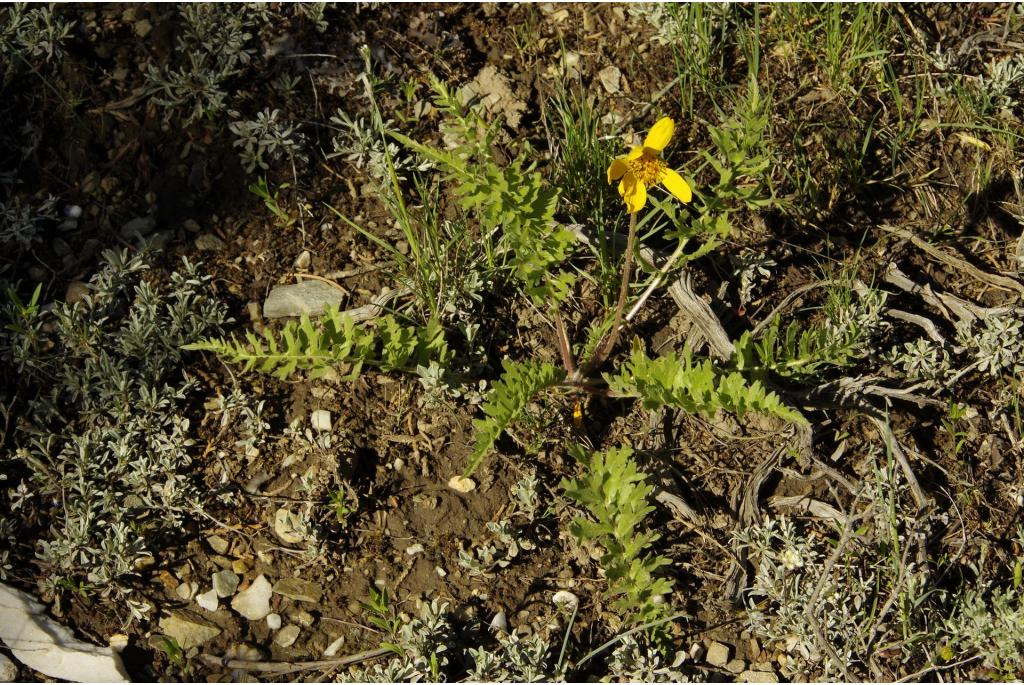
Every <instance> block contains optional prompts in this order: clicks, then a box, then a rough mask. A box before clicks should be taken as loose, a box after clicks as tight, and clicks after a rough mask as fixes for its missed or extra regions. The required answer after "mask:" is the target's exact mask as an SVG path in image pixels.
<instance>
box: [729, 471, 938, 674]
mask: <svg viewBox="0 0 1024 685" xmlns="http://www.w3.org/2000/svg"><path fill="white" fill-rule="evenodd" d="M870 459H871V466H870V471H869V473H868V474H866V476H865V478H864V487H863V490H862V492H861V495H860V497H859V498H858V502H859V504H858V505H857V506H858V510H859V511H861V512H862V513H863V515H864V516H863V521H860V522H857V523H856V524H852V523H848V524H845V525H856V526H857V529H856V532H855V533H854V534H853V535H852V537H851V538H849V541H848V544H847V546H846V547H845V548H844V551H843V553H842V554H841V555H840V556H839V557H838V558H836V559H835V560H834V563H832V564H831V565H830V564H829V563H828V560H829V558H830V557H831V556H832V554H833V551H834V547H833V544H830V542H829V538H832V537H833V536H839V535H841V533H842V526H843V525H844V524H843V523H842V522H839V521H833V522H832V525H833V526H834V529H833V530H832V531H830V534H829V535H828V536H826V537H822V536H816V535H812V534H810V531H808V530H806V528H805V527H804V526H802V525H798V524H797V523H796V522H795V521H794V520H793V519H790V518H787V517H780V518H777V519H776V518H771V517H766V518H765V520H764V522H763V523H762V524H760V525H757V526H753V527H750V528H748V529H746V530H743V531H740V532H739V533H738V535H737V540H738V541H739V543H740V544H741V545H742V546H744V547H746V548H747V549H748V551H749V553H750V559H751V561H752V563H753V564H754V567H755V575H754V578H753V581H752V583H751V586H750V588H748V590H747V595H746V604H747V620H748V622H749V625H750V628H751V631H752V632H753V633H754V634H755V635H757V636H759V637H761V638H762V639H765V640H767V641H768V642H769V643H773V644H774V646H775V647H776V648H778V649H780V650H782V651H783V652H784V653H785V660H784V662H780V664H781V665H782V674H783V675H785V676H786V677H788V678H795V677H802V678H811V677H813V678H820V679H825V680H829V679H835V678H837V677H840V678H841V677H843V675H844V669H850V670H849V672H850V673H851V674H855V673H859V672H861V669H863V668H864V666H865V664H864V663H863V661H862V659H863V658H864V656H865V655H866V654H869V653H870V652H871V649H873V648H874V647H873V646H875V645H877V644H883V643H885V642H886V641H888V640H897V641H898V640H906V649H907V654H906V657H905V658H906V659H907V660H909V659H910V658H911V657H920V656H921V653H920V651H919V650H918V649H917V647H916V645H917V643H918V639H917V638H919V637H922V636H924V635H926V634H927V632H928V630H929V628H928V616H930V615H931V611H932V609H933V608H934V607H935V605H933V604H930V601H931V599H932V598H934V599H936V600H941V599H942V596H943V595H942V593H940V592H937V591H936V589H935V588H934V587H933V585H932V582H931V580H930V575H929V569H928V568H924V567H920V566H918V564H917V563H916V561H915V559H916V557H910V556H909V555H907V554H906V551H907V550H908V549H909V548H910V546H911V545H914V544H915V543H916V542H917V541H918V540H921V539H924V538H925V537H927V535H928V534H929V533H930V530H931V527H932V526H933V525H944V523H948V521H945V519H944V518H943V516H942V515H935V516H933V517H919V516H918V514H917V512H916V508H915V505H914V504H913V502H911V501H910V499H909V498H908V495H907V492H906V491H907V488H906V484H905V481H904V480H903V479H902V476H901V475H900V472H899V469H898V467H896V465H895V464H894V462H893V459H892V458H891V457H888V458H885V459H883V458H881V457H879V456H878V455H872V456H871V457H870ZM865 508H868V509H865ZM897 586H899V587H900V590H901V592H900V593H899V596H898V598H897V599H898V600H899V601H894V602H892V603H887V602H885V601H884V600H882V601H877V599H878V598H877V592H878V588H893V587H897ZM819 587H820V588H821V590H820V592H818V593H816V590H817V588H819ZM883 609H884V612H883ZM815 625H817V626H818V627H819V628H820V630H821V635H823V636H824V639H825V640H827V645H823V644H822V643H821V642H819V639H818V636H817V635H816V634H815ZM869 635H875V637H876V639H875V641H874V642H873V643H871V644H869V643H868V642H867V640H868V637H867V636H869ZM836 658H838V659H839V662H838V663H837V662H836ZM851 677H852V676H851Z"/></svg>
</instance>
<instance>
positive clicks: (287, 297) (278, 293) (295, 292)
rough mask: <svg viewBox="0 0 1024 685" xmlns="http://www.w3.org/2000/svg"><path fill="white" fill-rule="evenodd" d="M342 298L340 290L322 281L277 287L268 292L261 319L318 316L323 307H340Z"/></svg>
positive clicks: (342, 294)
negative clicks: (306, 315)
mask: <svg viewBox="0 0 1024 685" xmlns="http://www.w3.org/2000/svg"><path fill="white" fill-rule="evenodd" d="M343 297H344V293H342V292H341V290H339V289H338V288H335V287H333V286H331V285H328V284H327V283H324V282H323V281H302V282H301V283H295V284H293V285H279V286H277V287H276V288H274V289H273V290H271V291H270V294H269V295H267V299H266V301H264V302H263V318H265V319H280V318H282V317H285V316H301V315H302V314H312V315H316V314H320V313H322V312H323V311H324V305H334V306H338V305H341V300H342V298H343Z"/></svg>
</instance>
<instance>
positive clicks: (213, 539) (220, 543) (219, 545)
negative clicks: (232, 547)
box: [206, 535, 228, 554]
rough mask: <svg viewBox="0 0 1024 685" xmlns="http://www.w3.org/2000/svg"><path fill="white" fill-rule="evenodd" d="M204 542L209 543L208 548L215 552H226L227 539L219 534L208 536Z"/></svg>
mask: <svg viewBox="0 0 1024 685" xmlns="http://www.w3.org/2000/svg"><path fill="white" fill-rule="evenodd" d="M206 543H207V544H208V545H210V549H212V550H213V551H214V552H216V553H217V554H227V553H228V541H227V540H225V539H224V538H222V537H221V536H219V535H211V536H210V537H208V538H206Z"/></svg>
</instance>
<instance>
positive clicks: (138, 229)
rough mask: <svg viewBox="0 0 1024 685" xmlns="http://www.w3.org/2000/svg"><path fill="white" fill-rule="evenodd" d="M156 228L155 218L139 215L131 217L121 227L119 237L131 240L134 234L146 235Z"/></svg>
mask: <svg viewBox="0 0 1024 685" xmlns="http://www.w3.org/2000/svg"><path fill="white" fill-rule="evenodd" d="M154 228H156V219H154V218H153V217H151V216H140V217H136V218H135V219H132V220H131V221H129V222H128V223H126V224H125V225H124V226H122V227H121V237H122V238H124V239H126V240H131V239H132V238H134V237H135V236H136V235H141V236H147V235H149V234H150V233H152V232H153V229H154Z"/></svg>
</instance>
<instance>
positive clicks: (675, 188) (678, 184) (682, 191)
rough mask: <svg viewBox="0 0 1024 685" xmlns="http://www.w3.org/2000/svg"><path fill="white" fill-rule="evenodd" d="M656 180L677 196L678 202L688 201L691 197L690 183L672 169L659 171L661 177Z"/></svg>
mask: <svg viewBox="0 0 1024 685" xmlns="http://www.w3.org/2000/svg"><path fill="white" fill-rule="evenodd" d="M658 180H659V181H660V182H661V184H662V185H663V186H665V187H666V188H668V192H670V193H672V194H673V195H675V196H676V197H677V198H679V201H680V202H689V201H690V200H692V199H693V192H691V191H690V184H689V183H687V182H686V181H685V180H684V179H683V177H682V176H680V175H679V174H677V173H676V172H675V171H673V170H672V169H665V171H663V172H661V178H660V179H658Z"/></svg>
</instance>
